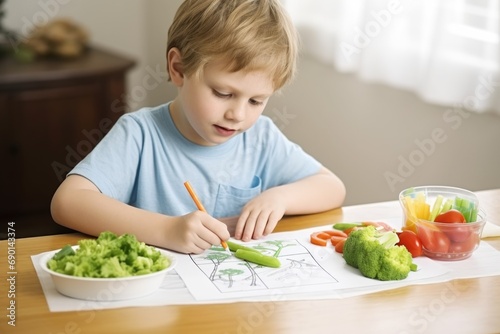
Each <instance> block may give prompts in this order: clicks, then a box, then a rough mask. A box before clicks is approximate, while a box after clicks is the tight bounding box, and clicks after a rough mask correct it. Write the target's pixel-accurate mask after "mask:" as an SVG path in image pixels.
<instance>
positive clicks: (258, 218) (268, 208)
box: [234, 189, 286, 241]
mask: <svg viewBox="0 0 500 334" xmlns="http://www.w3.org/2000/svg"><path fill="white" fill-rule="evenodd" d="M285 210H286V208H285V204H284V202H283V201H282V200H281V195H280V194H279V193H278V191H275V189H269V190H267V191H265V192H263V193H262V194H260V195H259V196H257V197H255V198H254V199H252V200H251V201H249V202H248V203H247V204H246V205H245V206H244V207H243V210H242V211H241V215H240V217H239V218H238V222H237V223H236V229H235V232H234V238H235V239H241V240H242V241H249V240H251V239H259V238H261V237H262V236H266V235H268V234H270V233H271V232H272V231H273V230H274V228H275V227H276V224H277V223H278V222H279V221H280V219H281V218H283V215H284V214H285Z"/></svg>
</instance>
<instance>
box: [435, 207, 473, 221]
mask: <svg viewBox="0 0 500 334" xmlns="http://www.w3.org/2000/svg"><path fill="white" fill-rule="evenodd" d="M434 221H435V222H436V223H466V222H467V221H466V220H465V217H464V215H463V214H462V213H461V212H460V211H458V210H455V209H451V210H448V211H446V212H443V213H442V214H439V215H437V217H436V219H434Z"/></svg>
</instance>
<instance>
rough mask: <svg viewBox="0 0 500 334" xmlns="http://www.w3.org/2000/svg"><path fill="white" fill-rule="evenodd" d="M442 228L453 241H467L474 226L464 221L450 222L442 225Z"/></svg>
mask: <svg viewBox="0 0 500 334" xmlns="http://www.w3.org/2000/svg"><path fill="white" fill-rule="evenodd" d="M440 229H441V231H442V232H444V233H445V234H446V235H447V236H448V238H450V240H451V241H453V242H465V241H466V240H467V239H469V236H470V235H471V233H472V228H471V227H470V225H469V224H462V223H450V224H446V225H441V226H440Z"/></svg>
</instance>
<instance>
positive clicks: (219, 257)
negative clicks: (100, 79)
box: [204, 252, 231, 281]
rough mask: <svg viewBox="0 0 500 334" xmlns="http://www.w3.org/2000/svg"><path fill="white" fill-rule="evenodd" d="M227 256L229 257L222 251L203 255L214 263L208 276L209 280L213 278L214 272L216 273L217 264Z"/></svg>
mask: <svg viewBox="0 0 500 334" xmlns="http://www.w3.org/2000/svg"><path fill="white" fill-rule="evenodd" d="M229 257H231V255H229V254H227V253H222V252H213V253H208V255H207V256H205V257H204V258H205V259H207V260H210V261H212V263H213V264H214V268H213V269H212V272H211V273H210V277H209V278H210V280H211V281H213V280H215V274H216V273H217V270H218V268H219V265H220V264H221V263H222V262H224V261H225V260H226V259H227V258H229Z"/></svg>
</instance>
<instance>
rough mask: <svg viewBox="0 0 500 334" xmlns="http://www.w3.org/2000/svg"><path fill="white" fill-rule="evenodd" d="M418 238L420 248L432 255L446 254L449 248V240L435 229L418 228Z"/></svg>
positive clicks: (433, 227)
mask: <svg viewBox="0 0 500 334" xmlns="http://www.w3.org/2000/svg"><path fill="white" fill-rule="evenodd" d="M417 235H418V237H419V238H420V241H421V242H422V247H424V248H425V249H427V250H429V251H430V252H434V253H447V252H448V249H449V248H450V239H448V237H447V236H446V234H444V233H443V232H441V231H440V230H439V229H438V228H437V227H435V226H432V227H424V226H422V225H420V226H419V227H418V233H417Z"/></svg>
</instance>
